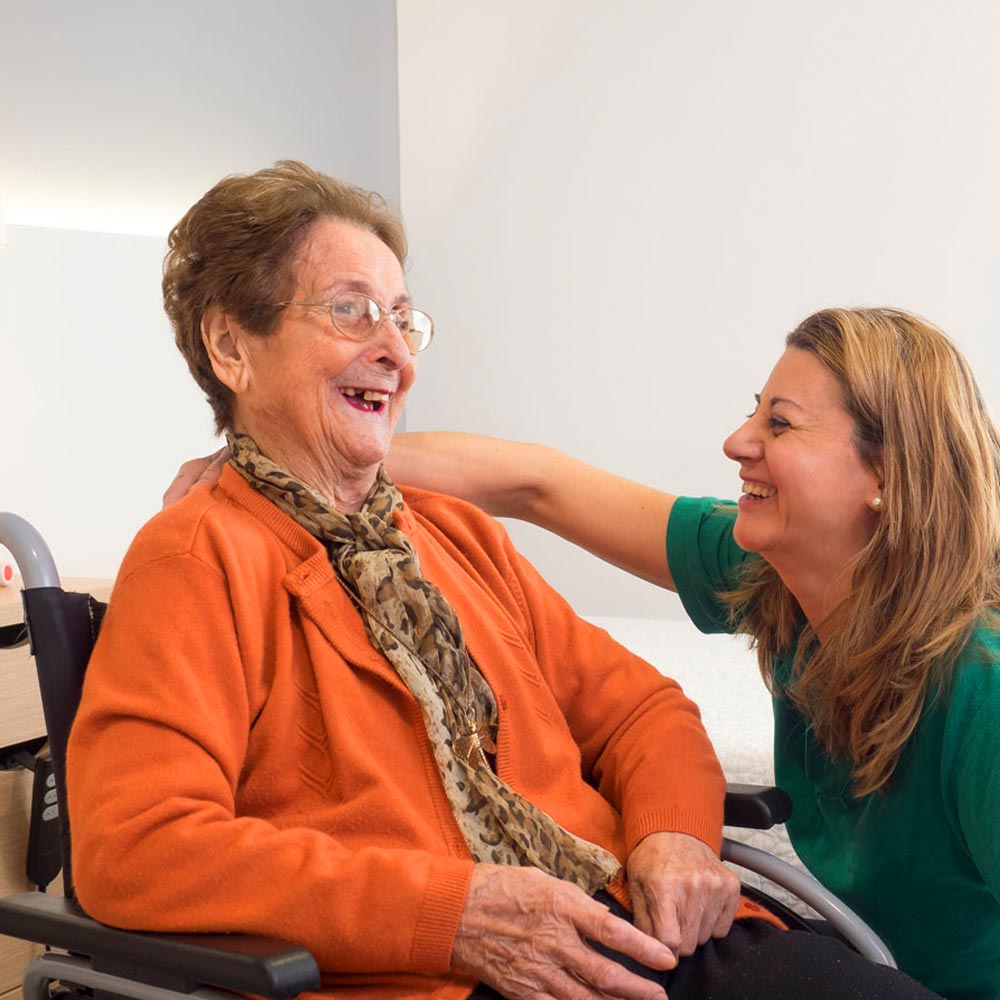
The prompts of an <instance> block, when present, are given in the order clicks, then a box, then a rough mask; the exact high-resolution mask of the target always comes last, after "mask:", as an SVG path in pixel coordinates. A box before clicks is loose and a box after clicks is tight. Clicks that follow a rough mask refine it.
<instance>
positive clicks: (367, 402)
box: [340, 386, 392, 413]
mask: <svg viewBox="0 0 1000 1000" xmlns="http://www.w3.org/2000/svg"><path fill="white" fill-rule="evenodd" d="M340 394H341V395H342V396H343V397H344V398H345V399H346V400H347V402H348V403H350V405H351V406H353V407H354V408H355V409H356V410H363V411H365V412H366V413H379V412H381V410H382V408H383V407H384V406H386V405H387V404H388V402H389V400H390V399H392V393H391V392H386V391H385V390H383V389H359V388H356V387H354V386H346V387H344V388H342V389H341V390H340Z"/></svg>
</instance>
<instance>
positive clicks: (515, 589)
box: [68, 468, 724, 1000]
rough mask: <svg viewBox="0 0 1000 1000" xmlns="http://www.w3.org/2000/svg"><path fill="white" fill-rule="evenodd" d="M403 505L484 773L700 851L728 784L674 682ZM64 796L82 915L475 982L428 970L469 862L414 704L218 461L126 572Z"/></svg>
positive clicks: (423, 988)
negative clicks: (481, 723)
mask: <svg viewBox="0 0 1000 1000" xmlns="http://www.w3.org/2000/svg"><path fill="white" fill-rule="evenodd" d="M405 496H406V498H407V506H406V508H405V509H404V510H403V511H402V512H401V513H400V514H399V515H398V516H399V523H400V526H401V528H402V529H403V530H404V531H405V533H406V534H407V536H408V537H409V538H410V540H411V541H412V543H413V545H414V547H415V549H416V551H417V554H418V556H419V558H420V564H421V566H422V569H423V572H424V575H425V576H426V577H427V578H428V579H431V580H433V581H434V582H435V583H436V584H437V585H438V586H439V587H440V588H441V590H442V591H443V592H444V594H445V596H446V597H447V598H448V600H449V601H450V602H451V603H452V605H453V606H454V607H455V609H456V611H457V613H458V617H459V619H460V620H461V622H462V627H463V630H464V632H465V636H466V641H467V644H468V648H469V651H470V653H471V655H472V657H473V659H474V660H475V662H476V664H477V666H478V667H479V669H480V670H481V671H482V673H483V675H484V676H485V677H486V679H487V680H488V682H489V684H490V686H491V688H492V689H493V691H494V693H495V695H496V699H497V704H498V708H499V716H500V725H499V738H498V741H497V743H498V749H497V757H496V762H497V770H498V773H499V774H500V775H501V776H502V777H503V778H504V780H505V781H507V782H508V783H509V784H510V785H511V786H512V787H513V788H515V789H517V790H518V791H519V792H521V793H522V794H523V795H525V796H526V797H527V798H529V799H530V800H531V801H533V802H535V803H536V804H537V805H539V806H540V807H541V808H543V809H545V810H546V811H547V812H548V813H549V814H550V815H552V816H553V817H554V818H555V819H556V820H558V821H559V822H560V823H562V824H563V825H564V826H565V827H567V828H568V829H570V830H572V831H573V832H574V833H577V834H579V835H581V836H583V837H585V838H587V839H589V840H592V841H596V842H597V843H600V844H602V845H604V846H605V847H607V848H608V849H609V850H611V851H613V852H614V853H615V854H616V855H617V856H618V857H619V858H621V859H625V858H626V857H627V856H628V852H629V851H630V850H631V849H632V848H633V847H634V846H635V844H636V843H637V842H638V841H639V840H640V839H641V838H642V837H643V836H645V835H646V834H648V833H651V832H653V831H657V830H676V831H682V832H685V833H689V834H691V835H693V836H695V837H698V838H700V839H701V840H703V841H705V842H706V843H708V844H709V845H710V846H711V847H712V848H713V849H715V850H718V849H719V845H720V840H721V826H722V798H723V792H724V781H723V777H722V773H721V771H720V769H719V765H718V762H717V760H716V758H715V754H714V752H713V750H712V747H711V745H710V743H709V741H708V738H707V736H706V735H705V732H704V730H703V728H702V726H701V722H700V720H699V715H698V711H697V709H696V708H695V706H694V705H693V704H692V703H691V702H690V701H688V700H687V699H686V698H685V697H684V695H683V694H682V693H681V691H680V689H679V688H678V686H677V685H676V684H675V683H674V682H672V681H670V680H668V679H666V678H664V677H662V676H661V675H660V674H659V673H658V672H657V671H656V670H655V669H654V668H653V667H651V666H649V665H648V664H647V663H645V662H644V661H642V660H640V659H638V658H637V657H636V656H634V655H632V654H631V653H629V652H627V651H626V650H625V649H623V648H622V647H621V646H619V645H617V644H616V643H615V642H613V641H612V640H611V638H610V637H609V636H608V635H607V634H606V633H605V632H603V631H601V630H599V629H596V628H594V627H592V626H590V625H588V624H587V623H585V622H583V621H581V620H580V619H579V618H578V617H577V616H576V615H575V614H574V613H573V611H572V610H571V609H570V607H569V605H568V604H567V603H566V602H565V601H564V600H562V598H560V597H559V595H558V594H556V593H555V592H554V591H553V590H552V589H551V588H550V587H549V586H547V585H546V583H545V582H544V581H543V580H542V579H541V577H540V576H539V575H538V574H537V572H535V570H534V569H533V568H532V567H531V566H530V565H529V564H528V563H527V562H526V561H525V560H524V559H523V558H521V557H520V556H519V555H518V554H517V552H516V551H515V550H514V548H513V546H512V544H511V542H510V540H509V538H508V537H507V535H506V533H505V532H504V530H503V529H502V528H501V527H500V525H499V524H497V523H496V522H495V521H493V520H492V519H490V518H489V517H487V516H486V515H485V514H483V513H482V512H481V511H479V510H478V509H476V508H474V507H472V506H470V505H468V504H465V503H462V502H460V501H457V500H454V499H451V498H447V497H442V496H439V495H436V494H430V493H424V492H419V491H415V490H407V491H405ZM68 806H69V810H70V814H71V818H72V826H73V834H74V839H73V865H74V874H75V877H76V886H77V891H78V894H79V898H80V901H81V903H82V904H83V906H84V907H85V908H86V909H87V910H88V911H89V912H90V913H91V914H92V915H93V916H95V917H96V918H97V919H99V920H102V921H105V922H107V923H111V924H116V925H120V926H124V927H130V928H137V929H149V930H168V931H245V932H251V933H259V934H267V935H273V936H277V937H282V938H286V939H288V940H291V941H294V942H297V943H301V944H302V945H305V946H306V947H307V948H309V949H310V950H311V951H312V952H313V953H314V955H315V956H316V959H317V961H318V963H319V965H320V968H321V969H322V970H323V973H324V990H328V991H329V992H331V993H334V994H335V995H336V996H338V997H344V998H348V997H350V998H353V997H358V998H360V997H361V996H362V995H364V996H370V995H371V988H372V987H376V988H377V992H378V995H379V996H380V997H394V998H395V997H410V996H412V997H427V996H432V995H433V996H435V997H441V998H455V1000H458V998H461V997H464V996H465V995H466V994H467V993H468V992H469V990H470V988H471V986H472V983H471V981H470V980H469V979H468V978H462V977H460V976H457V975H455V974H452V973H450V971H449V966H450V959H451V949H452V942H453V939H454V934H455V929H456V927H457V924H458V921H459V918H460V915H461V913H462V908H463V904H464V901H465V895H466V891H467V886H468V882H469V878H470V876H471V872H472V865H473V862H472V860H471V859H470V856H469V852H468V849H467V847H466V845H465V843H464V841H463V839H462V836H461V834H460V832H459V829H458V827H457V825H456V823H455V821H454V819H453V818H452V815H451V812H450V809H449V806H448V801H447V798H446V796H445V794H444V790H443V788H442V785H441V782H440V779H439V777H438V774H437V770H436V766H435V763H434V760H433V757H432V752H431V747H430V744H429V741H428V739H427V736H426V733H425V730H424V727H423V723H422V720H421V715H420V710H419V708H418V706H417V704H416V702H415V701H414V699H413V698H412V697H411V695H410V694H409V692H408V691H407V689H406V688H405V686H404V685H403V684H402V682H401V681H400V680H399V678H398V677H397V676H396V674H395V672H394V671H393V669H392V667H391V666H390V665H389V664H388V662H387V661H386V660H385V659H384V658H383V657H382V656H381V655H380V654H379V653H377V652H376V651H375V650H374V649H373V648H372V647H371V645H370V644H369V641H368V638H367V636H366V634H365V629H364V626H363V624H362V622H361V619H360V618H359V616H358V614H357V612H356V611H355V609H354V607H353V606H352V605H351V603H350V601H349V600H348V598H347V596H346V595H345V593H344V591H343V590H342V588H341V586H340V584H339V583H338V581H337V579H336V577H335V576H334V574H333V571H332V569H331V567H330V563H329V560H328V558H327V555H326V552H325V550H324V548H323V546H322V545H321V544H320V543H319V542H318V541H317V540H316V539H315V538H313V537H312V536H311V535H309V534H308V533H307V532H306V531H304V530H303V529H302V528H300V527H299V526H298V525H297V524H295V523H294V522H293V521H292V520H290V519H289V518H288V517H287V516H286V515H285V514H283V513H282V512H281V511H279V510H278V509H277V508H276V507H275V506H273V505H272V504H271V503H270V502H269V501H267V500H265V499H264V498H263V497H261V496H260V495H259V494H258V493H256V492H255V491H254V490H252V489H251V488H250V487H249V486H248V485H247V484H246V483H245V482H244V480H243V479H242V478H240V476H238V475H237V474H236V473H235V472H234V471H233V470H232V469H229V468H227V469H226V470H225V471H224V472H223V475H222V478H221V480H220V482H219V483H218V484H217V485H216V486H214V487H202V488H199V489H197V490H194V491H193V492H192V493H191V494H190V495H189V496H188V497H187V498H186V499H185V500H184V501H182V502H181V503H179V504H177V505H175V506H173V507H170V508H169V509H167V510H165V511H162V512H161V513H160V514H158V515H157V516H156V517H154V518H153V519H152V520H151V521H150V522H149V523H148V524H147V525H146V526H145V527H144V528H143V529H142V530H141V531H140V533H139V535H138V536H137V537H136V539H135V541H134V542H133V544H132V547H131V548H130V550H129V552H128V554H127V556H126V558H125V561H124V563H123V564H122V568H121V572H120V574H119V576H118V581H117V583H116V586H115V590H114V594H113V596H112V599H111V605H110V608H109V611H108V614H107V617H106V619H105V622H104V626H103V629H102V632H101V636H100V639H99V642H98V644H97V648H96V650H95V653H94V657H93V660H92V663H91V665H90V668H89V670H88V674H87V679H86V684H85V687H84V693H83V702H82V705H81V708H80V712H79V715H78V718H77V720H76V723H75V725H74V727H73V732H72V735H71V739H70V746H69V757H68ZM613 889H614V890H615V891H616V894H617V895H619V896H620V897H621V898H622V899H623V900H625V901H626V902H627V890H626V889H625V887H624V886H623V885H617V886H614V887H613Z"/></svg>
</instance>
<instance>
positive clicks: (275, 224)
mask: <svg viewBox="0 0 1000 1000" xmlns="http://www.w3.org/2000/svg"><path fill="white" fill-rule="evenodd" d="M324 218H336V219H343V220H345V221H346V222H350V223H353V224H354V225H356V226H358V227H360V228H362V229H366V230H368V231H369V232H372V233H374V234H375V235H376V236H377V237H378V238H379V239H380V240H382V242H383V243H385V245H386V246H387V247H388V248H389V249H390V250H391V251H392V252H393V254H395V256H396V258H397V260H398V261H399V263H400V266H401V267H403V266H405V264H406V232H405V230H404V228H403V222H402V219H401V218H400V216H399V214H398V213H397V212H396V210H395V209H394V208H392V206H390V205H389V204H388V202H386V200H385V199H384V198H382V196H381V195H378V194H375V193H374V192H372V191H365V190H364V189H362V188H358V187H352V186H351V185H350V184H345V183H344V182H343V181H338V180H335V179H334V178H333V177H328V176H327V175H326V174H321V173H319V172H318V171H316V170H313V169H311V168H310V167H307V166H306V165H305V164H304V163H298V162H297V161H295V160H279V161H278V162H277V163H276V164H275V165H274V166H273V167H269V168H267V169H265V170H258V171H257V172H256V173H254V174H237V175H233V176H231V177H225V178H223V179H222V180H221V181H219V183H218V184H216V185H215V186H214V187H213V188H212V189H211V190H210V191H209V192H208V193H207V194H206V195H204V197H202V198H201V199H200V200H199V201H198V202H197V203H196V204H195V205H193V206H192V207H191V208H190V209H188V211H187V213H186V214H185V216H184V218H183V219H181V221H180V222H178V223H177V225H176V226H174V228H173V230H172V231H171V233H170V237H169V239H168V246H169V249H168V250H167V255H166V257H165V258H164V261H163V306H164V309H166V312H167V316H168V317H169V318H170V322H171V325H172V326H173V328H174V340H175V342H176V344H177V347H178V349H179V350H180V352H181V354H183V355H184V358H185V360H186V361H187V364H188V368H189V369H190V371H191V374H192V376H193V377H194V380H195V381H196V382H197V383H198V385H199V386H201V388H202V389H203V390H204V392H205V396H206V398H207V399H208V402H209V404H210V405H211V407H212V412H213V413H214V414H215V426H216V430H218V431H222V430H225V429H229V428H231V427H232V419H233V394H232V392H231V390H230V389H229V388H228V387H227V386H225V385H223V384H222V383H221V382H220V381H219V380H218V379H217V378H216V377H215V373H214V372H213V371H212V365H211V362H210V361H209V357H208V353H207V351H206V350H205V345H204V344H203V343H202V339H201V320H202V316H203V315H204V313H205V310H206V309H207V308H208V307H209V306H210V305H217V306H219V307H221V308H222V310H223V311H224V312H226V313H228V314H229V315H231V316H233V317H234V318H235V319H236V321H237V322H238V323H239V324H240V325H241V326H243V327H244V328H246V329H247V330H249V331H250V332H251V333H256V334H260V335H262V336H265V335H267V334H270V333H273V332H274V331H275V329H276V328H277V326H278V319H279V316H280V315H281V311H282V307H281V306H279V305H276V303H279V302H283V301H285V300H286V299H289V298H291V297H292V294H293V292H294V284H295V275H294V273H293V268H292V264H293V261H294V259H295V254H296V252H297V251H298V249H299V247H300V246H301V245H302V243H303V241H304V240H305V238H306V235H307V233H308V232H309V230H310V229H311V228H312V226H313V224H314V223H315V222H317V221H318V220H320V219H324Z"/></svg>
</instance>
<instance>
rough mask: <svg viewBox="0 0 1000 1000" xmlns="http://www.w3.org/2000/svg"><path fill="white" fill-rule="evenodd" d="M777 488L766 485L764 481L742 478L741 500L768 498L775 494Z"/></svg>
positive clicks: (750, 501)
mask: <svg viewBox="0 0 1000 1000" xmlns="http://www.w3.org/2000/svg"><path fill="white" fill-rule="evenodd" d="M777 493H778V491H777V489H776V488H775V487H773V486H767V485H765V484H764V483H753V482H750V480H748V479H744V480H743V496H742V498H741V502H747V503H753V502H754V501H755V500H769V499H770V498H771V497H773V496H777Z"/></svg>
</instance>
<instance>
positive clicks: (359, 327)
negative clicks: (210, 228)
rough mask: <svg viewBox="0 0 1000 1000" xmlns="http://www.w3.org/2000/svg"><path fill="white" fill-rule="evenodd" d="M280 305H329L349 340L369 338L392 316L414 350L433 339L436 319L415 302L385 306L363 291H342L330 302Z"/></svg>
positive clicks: (426, 346)
mask: <svg viewBox="0 0 1000 1000" xmlns="http://www.w3.org/2000/svg"><path fill="white" fill-rule="evenodd" d="M276 305H279V306H316V307H319V308H322V309H327V310H328V311H329V313H330V320H331V321H332V322H333V325H334V326H335V327H336V328H337V331H338V332H339V333H342V334H343V335H344V336H345V337H347V339H348V340H369V339H370V338H372V337H374V336H375V331H376V330H377V329H378V327H379V324H380V323H381V322H382V320H383V319H389V320H390V321H391V322H392V324H393V325H394V326H395V327H396V329H397V330H398V331H399V333H400V336H401V337H402V338H403V340H404V341H406V346H407V347H408V348H409V349H410V353H411V354H419V353H420V352H421V351H426V350H427V348H428V347H430V345H431V340H433V339H434V320H432V319H431V318H430V316H428V315H427V313H425V312H421V311H420V310H419V309H414V308H413V307H412V306H408V305H401V306H396V308H395V309H391V310H390V309H386V308H385V306H380V305H379V304H378V303H377V302H376V301H375V300H374V299H372V298H369V297H368V296H367V295H365V294H364V293H363V292H341V293H340V294H339V295H335V296H334V297H333V298H332V299H330V300H329V301H327V302H299V301H295V300H292V301H289V302H278V303H276Z"/></svg>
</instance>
